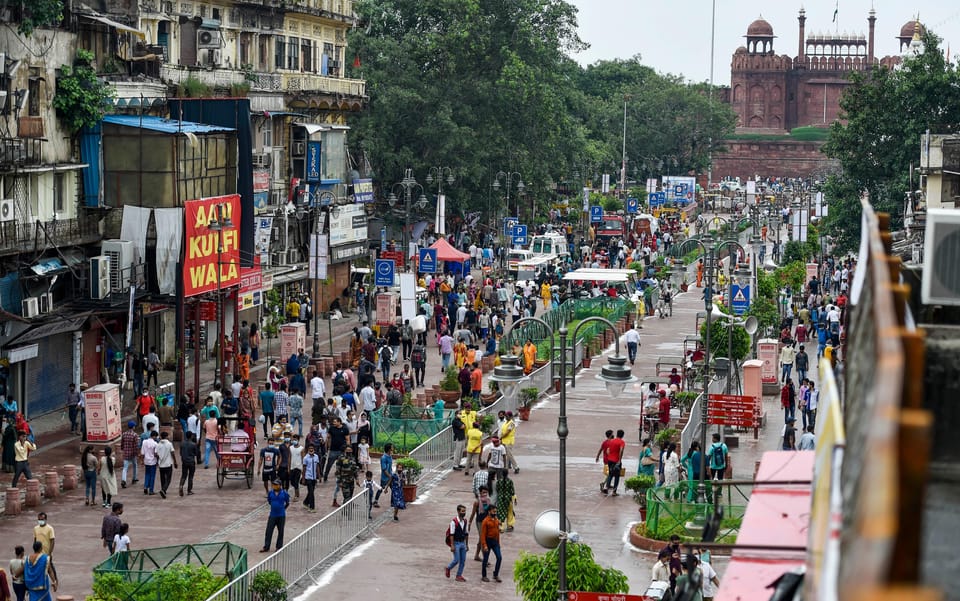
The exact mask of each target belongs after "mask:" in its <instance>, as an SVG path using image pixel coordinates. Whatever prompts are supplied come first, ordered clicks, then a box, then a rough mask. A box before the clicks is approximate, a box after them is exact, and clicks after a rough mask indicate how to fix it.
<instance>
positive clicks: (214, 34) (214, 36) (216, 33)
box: [197, 29, 220, 50]
mask: <svg viewBox="0 0 960 601" xmlns="http://www.w3.org/2000/svg"><path fill="white" fill-rule="evenodd" d="M197 48H198V49H200V50H212V49H216V48H220V30H218V29H199V30H197Z"/></svg>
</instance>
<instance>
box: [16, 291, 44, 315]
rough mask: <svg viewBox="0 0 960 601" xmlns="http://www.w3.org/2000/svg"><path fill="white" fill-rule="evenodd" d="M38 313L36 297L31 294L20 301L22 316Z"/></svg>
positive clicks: (38, 304)
mask: <svg viewBox="0 0 960 601" xmlns="http://www.w3.org/2000/svg"><path fill="white" fill-rule="evenodd" d="M39 313H40V303H38V302H37V297H35V296H31V297H30V298H25V299H23V302H22V303H21V314H22V315H23V316H24V317H36V316H37V315H39Z"/></svg>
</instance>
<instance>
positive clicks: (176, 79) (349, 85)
mask: <svg viewBox="0 0 960 601" xmlns="http://www.w3.org/2000/svg"><path fill="white" fill-rule="evenodd" d="M248 75H249V76H250V77H251V78H252V80H251V79H248ZM160 77H161V79H163V80H164V81H166V82H169V83H173V84H179V83H183V82H184V81H186V80H187V79H188V78H190V77H193V78H194V79H197V80H199V81H201V82H203V83H204V84H206V85H208V86H213V87H217V88H228V87H230V86H231V85H236V84H242V83H249V84H250V88H251V89H252V90H256V91H263V92H280V91H283V92H307V93H310V92H314V93H320V94H339V95H341V96H353V97H358V98H362V97H364V96H365V95H366V93H367V90H366V87H367V86H366V81H364V80H362V79H343V78H339V77H326V76H323V75H313V74H311V73H282V74H281V73H263V72H254V73H252V74H251V73H249V72H247V71H241V70H239V69H228V68H222V67H218V68H216V69H204V68H199V67H184V66H179V65H163V66H162V67H161V68H160Z"/></svg>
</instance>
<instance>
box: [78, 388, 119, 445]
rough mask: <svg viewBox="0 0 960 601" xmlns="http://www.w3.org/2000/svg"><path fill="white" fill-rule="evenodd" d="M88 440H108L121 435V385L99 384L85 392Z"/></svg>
mask: <svg viewBox="0 0 960 601" xmlns="http://www.w3.org/2000/svg"><path fill="white" fill-rule="evenodd" d="M83 398H84V404H85V409H84V414H85V415H86V418H87V441H89V442H108V441H111V440H115V439H117V438H119V437H120V434H121V430H122V427H121V424H120V385H119V384H97V385H96V386H93V387H91V388H88V389H87V390H85V391H84V393H83Z"/></svg>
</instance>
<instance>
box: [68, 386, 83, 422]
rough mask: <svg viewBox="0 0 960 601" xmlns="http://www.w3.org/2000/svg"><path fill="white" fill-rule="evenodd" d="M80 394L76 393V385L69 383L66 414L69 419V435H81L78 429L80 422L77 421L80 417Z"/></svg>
mask: <svg viewBox="0 0 960 601" xmlns="http://www.w3.org/2000/svg"><path fill="white" fill-rule="evenodd" d="M79 407H80V393H79V392H78V391H77V385H76V384H74V383H73V382H71V383H70V389H69V390H68V391H67V414H68V415H69V417H70V433H71V434H83V431H82V430H81V429H80V421H79V420H78V419H77V418H78V416H79V415H80V410H79Z"/></svg>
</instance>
